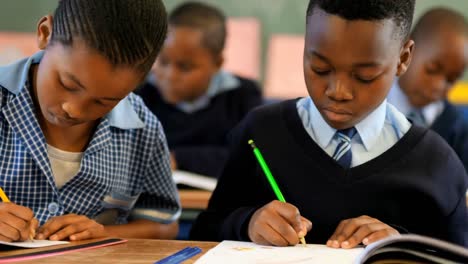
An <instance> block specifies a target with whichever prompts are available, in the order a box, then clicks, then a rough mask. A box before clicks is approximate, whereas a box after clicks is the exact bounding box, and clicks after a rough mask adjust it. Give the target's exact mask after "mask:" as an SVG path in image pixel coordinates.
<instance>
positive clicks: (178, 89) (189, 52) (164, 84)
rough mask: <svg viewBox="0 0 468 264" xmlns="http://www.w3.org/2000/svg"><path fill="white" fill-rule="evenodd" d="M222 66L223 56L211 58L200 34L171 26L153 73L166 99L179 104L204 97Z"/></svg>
mask: <svg viewBox="0 0 468 264" xmlns="http://www.w3.org/2000/svg"><path fill="white" fill-rule="evenodd" d="M221 64H222V58H221V55H215V54H212V52H211V51H210V50H208V49H207V48H205V47H204V46H203V44H202V32H201V31H200V30H197V29H193V28H189V27H176V26H169V31H168V35H167V38H166V41H165V42H164V46H163V48H162V50H161V53H160V54H159V57H158V59H157V60H156V62H155V64H154V66H153V70H152V71H153V73H154V74H155V76H156V79H157V83H158V86H159V88H160V90H161V93H162V94H163V96H164V98H165V99H166V100H167V101H169V102H171V103H178V102H181V101H192V100H194V99H196V98H198V97H199V96H201V95H202V94H204V93H205V91H206V90H207V89H208V86H209V84H210V81H211V78H212V77H213V75H214V74H215V73H216V72H217V71H218V70H219V68H220V66H221Z"/></svg>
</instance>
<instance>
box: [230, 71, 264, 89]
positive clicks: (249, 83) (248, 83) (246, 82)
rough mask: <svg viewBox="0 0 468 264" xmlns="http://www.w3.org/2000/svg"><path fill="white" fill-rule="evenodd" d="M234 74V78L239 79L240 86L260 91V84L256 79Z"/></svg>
mask: <svg viewBox="0 0 468 264" xmlns="http://www.w3.org/2000/svg"><path fill="white" fill-rule="evenodd" d="M233 76H234V78H236V79H237V80H239V88H241V89H246V90H255V91H258V92H259V91H260V84H259V83H258V82H257V81H256V80H254V79H249V78H246V77H242V76H240V75H237V74H233Z"/></svg>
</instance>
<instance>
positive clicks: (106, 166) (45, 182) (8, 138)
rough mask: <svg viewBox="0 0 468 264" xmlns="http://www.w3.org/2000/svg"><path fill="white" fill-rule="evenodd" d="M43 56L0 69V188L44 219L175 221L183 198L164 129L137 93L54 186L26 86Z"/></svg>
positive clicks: (105, 120) (98, 131) (104, 124)
mask: <svg viewBox="0 0 468 264" xmlns="http://www.w3.org/2000/svg"><path fill="white" fill-rule="evenodd" d="M42 56H43V52H39V53H36V54H35V55H33V56H32V57H30V58H26V59H23V60H21V61H18V62H16V63H14V64H11V65H7V66H3V67H0V86H1V87H0V90H1V94H0V108H1V111H0V156H1V158H0V186H1V187H2V188H3V189H4V191H5V193H6V194H7V195H8V196H9V198H10V200H11V201H12V202H14V203H16V204H19V205H22V206H25V207H29V208H31V209H32V210H33V211H34V214H35V216H36V218H37V219H38V220H39V222H40V224H44V223H45V222H46V221H47V220H48V219H49V218H51V217H54V216H58V215H63V214H69V213H74V214H79V215H86V216H88V217H89V218H94V219H95V218H97V217H98V216H100V215H105V214H108V215H112V216H113V217H112V219H113V220H112V222H110V223H114V224H122V223H126V222H127V221H128V220H129V219H133V218H144V219H149V220H152V221H157V222H161V223H170V222H173V221H175V220H177V218H178V217H179V215H180V203H179V197H178V194H177V190H176V187H175V184H174V182H173V180H172V177H171V170H170V163H169V151H168V148H167V143H166V138H165V136H164V133H163V129H162V126H161V124H160V123H159V121H158V120H157V118H156V117H155V116H154V115H153V114H152V113H151V112H150V111H149V110H148V109H147V108H146V107H145V106H144V103H143V101H142V100H141V99H140V98H139V97H137V96H135V95H133V94H130V95H129V96H127V97H126V98H125V99H123V100H122V101H121V102H120V103H119V104H118V105H117V106H116V107H115V108H114V109H113V110H112V111H111V112H110V113H109V114H108V115H107V116H105V117H103V118H102V119H101V122H100V124H99V125H98V127H97V129H96V132H95V133H94V135H93V138H92V140H91V141H90V143H89V145H88V147H87V149H86V150H85V152H84V155H83V158H82V160H81V166H80V169H79V171H78V173H77V174H76V175H75V176H74V177H73V178H72V179H71V180H70V181H68V182H67V183H66V184H65V185H64V186H63V187H62V188H60V189H58V188H57V187H56V184H55V182H54V176H53V174H52V169H51V165H50V162H49V158H48V155H47V147H46V141H45V137H44V134H43V133H42V130H41V128H40V126H39V123H38V121H37V119H36V114H35V112H36V109H35V107H34V104H33V101H32V98H31V95H30V92H29V91H30V89H29V87H28V86H29V84H28V75H29V74H28V73H29V68H30V66H31V64H34V63H39V62H40V60H41V58H42ZM51 96H52V95H51ZM109 212H110V213H109ZM110 223H109V224H110Z"/></svg>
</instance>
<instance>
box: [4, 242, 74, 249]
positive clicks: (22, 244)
mask: <svg viewBox="0 0 468 264" xmlns="http://www.w3.org/2000/svg"><path fill="white" fill-rule="evenodd" d="M68 243H69V242H67V241H51V240H32V241H23V242H3V241H0V245H8V246H13V247H21V248H40V247H48V246H55V245H62V244H68Z"/></svg>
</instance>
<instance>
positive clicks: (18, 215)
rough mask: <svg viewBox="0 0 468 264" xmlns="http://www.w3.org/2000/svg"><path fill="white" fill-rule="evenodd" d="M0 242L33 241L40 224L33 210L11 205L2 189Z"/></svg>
mask: <svg viewBox="0 0 468 264" xmlns="http://www.w3.org/2000/svg"><path fill="white" fill-rule="evenodd" d="M0 198H1V199H2V202H1V203H0V240H1V241H7V242H11V241H25V240H28V239H29V240H32V239H34V236H35V234H36V228H37V227H38V225H39V223H38V221H37V219H36V218H34V213H33V212H32V211H31V209H29V208H27V207H24V206H20V205H17V204H14V203H11V202H10V200H9V199H8V196H6V194H5V193H4V192H3V190H2V189H1V188H0Z"/></svg>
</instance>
